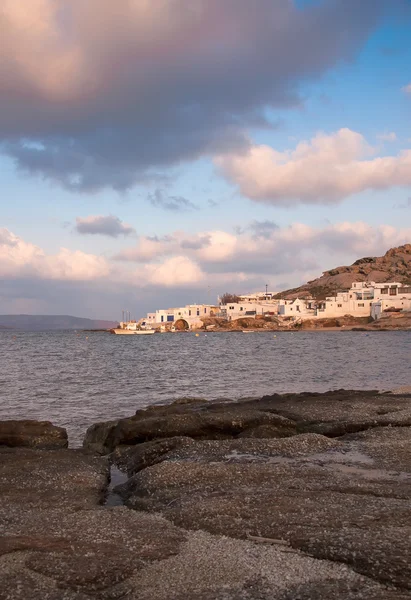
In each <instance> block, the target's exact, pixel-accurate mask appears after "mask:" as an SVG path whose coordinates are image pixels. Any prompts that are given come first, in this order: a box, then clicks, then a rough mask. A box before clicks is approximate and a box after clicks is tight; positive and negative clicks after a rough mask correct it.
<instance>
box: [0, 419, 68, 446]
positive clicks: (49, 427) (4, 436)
mask: <svg viewBox="0 0 411 600" xmlns="http://www.w3.org/2000/svg"><path fill="white" fill-rule="evenodd" d="M2 446H8V447H11V448H17V447H19V448H21V447H27V448H38V449H41V448H42V449H47V450H53V449H58V448H67V446H68V439H67V431H66V430H65V429H63V428H62V427H56V426H55V425H53V424H52V423H50V422H49V421H27V420H25V421H0V447H2Z"/></svg>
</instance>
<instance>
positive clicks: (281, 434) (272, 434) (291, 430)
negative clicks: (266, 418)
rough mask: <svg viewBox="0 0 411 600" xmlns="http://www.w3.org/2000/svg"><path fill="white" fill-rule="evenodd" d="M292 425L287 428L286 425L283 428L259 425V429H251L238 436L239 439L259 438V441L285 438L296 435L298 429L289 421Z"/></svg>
mask: <svg viewBox="0 0 411 600" xmlns="http://www.w3.org/2000/svg"><path fill="white" fill-rule="evenodd" d="M288 422H289V423H290V425H289V426H288V427H287V425H286V424H284V426H283V427H278V426H277V425H258V426H257V427H250V428H249V429H246V430H245V431H243V432H242V433H240V434H239V435H238V437H239V438H257V439H269V438H285V437H290V436H293V435H295V434H296V428H295V425H294V424H291V421H288Z"/></svg>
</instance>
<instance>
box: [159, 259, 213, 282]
mask: <svg viewBox="0 0 411 600" xmlns="http://www.w3.org/2000/svg"><path fill="white" fill-rule="evenodd" d="M203 279H204V273H203V272H202V270H201V268H200V267H199V265H198V264H197V263H195V262H194V261H192V260H190V259H189V258H188V257H187V256H173V257H172V258H168V259H167V260H165V261H164V262H163V263H161V264H160V265H158V266H155V267H154V268H153V269H150V274H149V277H148V282H149V283H152V284H154V285H161V286H165V287H180V286H184V285H193V284H198V283H200V282H201V281H203Z"/></svg>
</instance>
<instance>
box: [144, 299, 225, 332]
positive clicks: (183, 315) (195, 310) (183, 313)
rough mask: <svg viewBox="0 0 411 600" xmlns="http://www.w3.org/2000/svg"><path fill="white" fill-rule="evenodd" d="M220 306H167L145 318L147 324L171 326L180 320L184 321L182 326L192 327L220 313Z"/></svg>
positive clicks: (151, 325)
mask: <svg viewBox="0 0 411 600" xmlns="http://www.w3.org/2000/svg"><path fill="white" fill-rule="evenodd" d="M218 310H219V309H218V308H217V307H215V306H212V305H211V304H187V305H186V306H183V307H180V308H167V309H160V310H157V311H156V312H155V313H148V314H147V317H146V318H145V319H144V320H143V322H144V323H145V326H150V327H158V326H163V327H165V326H169V327H170V328H171V327H173V326H174V325H175V323H177V322H178V321H182V322H183V323H182V326H183V327H184V326H185V327H186V328H188V329H192V328H197V327H201V326H202V324H203V321H202V319H204V318H206V317H213V316H214V315H216V314H217V313H218Z"/></svg>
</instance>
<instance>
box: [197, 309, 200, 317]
mask: <svg viewBox="0 0 411 600" xmlns="http://www.w3.org/2000/svg"><path fill="white" fill-rule="evenodd" d="M199 316H200V311H199V310H198V309H197V317H199Z"/></svg>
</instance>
